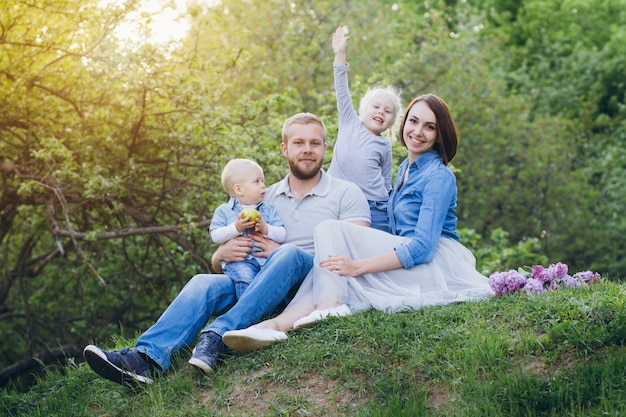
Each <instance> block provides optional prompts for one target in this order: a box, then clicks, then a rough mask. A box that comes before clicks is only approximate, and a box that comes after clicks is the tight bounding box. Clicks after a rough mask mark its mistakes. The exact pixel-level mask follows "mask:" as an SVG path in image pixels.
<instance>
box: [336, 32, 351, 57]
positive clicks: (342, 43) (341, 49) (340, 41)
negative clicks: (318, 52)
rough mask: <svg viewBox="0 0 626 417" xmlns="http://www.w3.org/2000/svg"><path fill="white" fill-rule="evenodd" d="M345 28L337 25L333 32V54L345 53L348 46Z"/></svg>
mask: <svg viewBox="0 0 626 417" xmlns="http://www.w3.org/2000/svg"><path fill="white" fill-rule="evenodd" d="M346 32H347V31H346V28H344V27H343V26H339V27H338V28H337V30H335V33H334V34H333V52H334V53H335V55H345V53H346V49H347V48H348V39H350V37H349V36H346Z"/></svg>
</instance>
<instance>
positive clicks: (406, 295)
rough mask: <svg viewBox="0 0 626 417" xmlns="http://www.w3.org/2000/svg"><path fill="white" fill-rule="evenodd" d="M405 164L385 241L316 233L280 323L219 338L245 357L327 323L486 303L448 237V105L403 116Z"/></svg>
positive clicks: (451, 148) (468, 259) (326, 228)
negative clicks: (371, 313) (365, 313)
mask: <svg viewBox="0 0 626 417" xmlns="http://www.w3.org/2000/svg"><path fill="white" fill-rule="evenodd" d="M401 135H402V136H401V141H402V144H403V145H404V146H405V147H406V149H407V153H408V155H407V158H406V160H405V161H404V162H403V163H402V164H401V165H400V167H399V168H398V174H397V177H396V182H395V186H394V189H393V191H392V193H391V196H390V198H389V217H390V227H391V230H392V234H390V233H386V232H383V231H380V230H376V229H371V228H366V227H363V226H357V225H353V224H349V223H346V222H340V221H334V220H333V221H326V222H323V223H321V224H320V225H318V226H317V228H316V230H315V235H314V236H315V258H316V261H315V266H314V268H313V270H312V271H311V272H310V273H309V275H308V276H307V278H306V279H305V281H304V282H303V283H302V286H301V287H300V289H299V290H298V293H297V294H296V296H295V297H294V299H293V300H292V301H291V303H290V304H289V306H287V308H286V309H285V311H284V312H283V313H281V314H280V315H279V316H277V317H275V318H273V319H271V320H266V321H264V322H261V323H259V324H257V325H255V326H252V327H250V328H248V329H244V330H235V331H231V332H227V333H225V334H224V337H223V340H224V343H225V344H226V345H227V346H229V347H231V348H232V349H235V350H239V351H244V352H245V351H249V350H254V349H258V348H261V347H263V346H268V345H270V344H273V343H275V342H277V341H279V340H284V339H286V338H287V336H286V334H285V333H284V331H286V330H289V329H292V328H298V327H308V326H310V325H312V324H313V323H315V322H316V321H319V320H322V319H324V318H326V317H328V316H343V315H347V314H351V313H355V312H357V311H362V310H367V309H371V308H374V309H377V310H383V311H386V312H390V313H391V312H397V311H401V310H406V309H411V308H413V309H416V308H420V307H423V306H428V305H443V304H449V303H452V302H459V301H469V300H477V299H481V298H484V297H488V296H491V295H493V291H492V290H491V288H490V286H489V284H488V281H487V277H485V276H483V275H481V274H480V273H479V272H478V271H476V260H475V258H474V256H473V255H472V253H471V252H470V251H469V250H468V249H467V248H465V247H464V246H463V245H462V244H461V243H460V242H459V236H458V234H457V233H456V225H457V218H456V199H457V188H456V178H455V177H454V174H453V173H452V171H451V170H450V169H449V168H448V166H447V165H448V163H449V162H450V161H451V160H452V159H453V158H454V156H455V155H456V150H457V145H458V133H457V129H456V126H455V124H454V120H453V119H452V115H451V114H450V110H449V109H448V106H447V104H446V103H445V102H444V101H443V100H442V99H441V98H440V97H438V96H436V95H433V94H426V95H422V96H419V97H417V98H415V99H414V100H413V101H412V102H411V103H410V104H409V106H408V107H407V110H406V112H405V114H404V118H403V120H402V124H401Z"/></svg>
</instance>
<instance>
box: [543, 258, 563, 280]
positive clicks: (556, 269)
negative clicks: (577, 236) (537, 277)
mask: <svg viewBox="0 0 626 417" xmlns="http://www.w3.org/2000/svg"><path fill="white" fill-rule="evenodd" d="M548 271H550V276H551V277H552V279H561V278H563V277H564V276H566V275H567V265H565V264H563V263H561V262H558V263H556V264H550V266H549V267H548Z"/></svg>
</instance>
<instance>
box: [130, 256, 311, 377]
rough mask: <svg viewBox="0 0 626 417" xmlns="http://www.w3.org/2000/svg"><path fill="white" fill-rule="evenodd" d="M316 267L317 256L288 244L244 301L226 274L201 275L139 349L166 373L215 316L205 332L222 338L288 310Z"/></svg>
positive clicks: (271, 260)
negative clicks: (285, 309)
mask: <svg viewBox="0 0 626 417" xmlns="http://www.w3.org/2000/svg"><path fill="white" fill-rule="evenodd" d="M312 267H313V255H311V254H309V253H307V252H305V251H303V250H302V249H300V248H298V247H297V246H294V245H290V244H286V245H282V246H281V247H280V248H278V249H277V250H275V251H274V252H273V253H272V254H271V255H270V257H269V258H268V259H267V262H266V263H265V266H263V268H262V269H261V271H260V272H259V274H258V275H257V276H256V278H255V279H254V280H253V281H252V283H251V284H250V286H249V287H248V289H247V290H246V291H245V292H244V293H243V296H242V297H241V298H240V299H239V301H237V298H236V296H235V286H234V283H233V281H231V280H230V278H228V277H227V276H226V275H218V274H199V275H195V276H194V277H193V278H191V280H190V281H189V282H188V283H187V285H185V287H184V288H183V289H182V290H181V291H180V293H178V295H177V296H176V298H175V299H174V301H172V303H171V304H170V305H169V306H168V307H167V309H166V310H165V311H164V312H163V314H162V315H161V317H159V319H158V320H157V322H156V323H155V324H154V325H152V327H150V328H149V329H148V330H146V331H145V332H144V333H143V334H142V335H141V336H140V337H139V339H137V343H136V344H135V348H136V349H138V350H139V351H141V352H145V353H146V354H147V355H148V356H149V357H150V358H151V359H152V360H153V361H155V362H156V363H157V364H158V365H159V366H160V367H161V371H166V370H167V369H169V367H170V365H171V355H172V354H173V353H176V352H179V351H181V350H182V349H184V348H185V347H187V346H189V345H190V344H191V343H192V342H193V341H194V340H195V338H196V336H197V335H198V332H200V330H201V329H202V327H203V326H205V325H206V323H207V322H208V321H209V319H210V318H211V317H214V316H218V317H217V318H216V319H215V320H214V321H213V322H212V323H211V324H210V325H209V326H208V327H206V328H204V329H202V331H203V332H206V331H212V332H215V333H217V334H219V335H222V334H224V333H225V332H227V331H229V330H238V329H245V328H246V327H249V326H251V325H253V324H255V323H258V322H259V321H260V320H261V318H262V317H263V316H265V315H267V314H270V313H273V312H275V311H276V310H277V309H278V310H282V309H283V308H284V307H285V306H286V305H287V303H288V302H289V301H290V300H291V298H293V296H294V295H295V293H296V291H297V290H298V288H299V287H300V284H301V283H302V281H303V280H304V278H305V277H306V275H307V274H308V273H309V271H310V270H311V268H312ZM220 314H221V315H220Z"/></svg>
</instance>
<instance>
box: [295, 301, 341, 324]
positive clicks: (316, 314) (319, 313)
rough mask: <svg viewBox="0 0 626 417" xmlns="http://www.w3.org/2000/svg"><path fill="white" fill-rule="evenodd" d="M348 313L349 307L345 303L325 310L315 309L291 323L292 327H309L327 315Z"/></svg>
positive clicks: (336, 315) (338, 315)
mask: <svg viewBox="0 0 626 417" xmlns="http://www.w3.org/2000/svg"><path fill="white" fill-rule="evenodd" d="M349 314H350V307H348V306H347V305H345V304H342V305H340V306H339V307H334V308H328V309H326V310H315V311H313V312H312V313H311V314H309V315H308V316H305V317H302V318H301V319H299V320H296V321H295V322H294V323H293V328H294V329H303V328H307V327H311V326H312V325H313V324H315V323H317V322H318V321H320V320H324V319H325V318H327V317H342V316H347V315H349Z"/></svg>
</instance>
